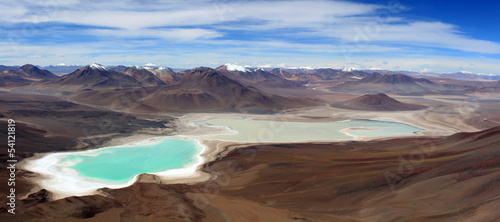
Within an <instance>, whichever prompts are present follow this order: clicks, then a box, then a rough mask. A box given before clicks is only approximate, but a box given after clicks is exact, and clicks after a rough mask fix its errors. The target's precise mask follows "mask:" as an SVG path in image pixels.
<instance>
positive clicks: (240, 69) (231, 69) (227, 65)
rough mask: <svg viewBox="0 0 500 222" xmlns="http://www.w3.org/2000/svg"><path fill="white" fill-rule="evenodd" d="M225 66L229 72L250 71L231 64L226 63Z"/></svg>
mask: <svg viewBox="0 0 500 222" xmlns="http://www.w3.org/2000/svg"><path fill="white" fill-rule="evenodd" d="M224 66H226V69H227V71H240V72H248V69H246V68H245V67H243V66H239V65H233V64H231V63H226V64H225V65H224Z"/></svg>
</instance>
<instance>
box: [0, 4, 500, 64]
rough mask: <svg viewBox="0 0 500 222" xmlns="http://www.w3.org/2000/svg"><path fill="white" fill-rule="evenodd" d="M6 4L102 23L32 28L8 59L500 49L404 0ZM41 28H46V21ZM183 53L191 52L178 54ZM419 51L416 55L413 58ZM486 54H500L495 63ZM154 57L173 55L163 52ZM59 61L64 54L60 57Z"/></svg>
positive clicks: (253, 58) (317, 58) (29, 17)
mask: <svg viewBox="0 0 500 222" xmlns="http://www.w3.org/2000/svg"><path fill="white" fill-rule="evenodd" d="M0 7H1V8H5V10H3V13H2V14H0V22H3V23H7V24H15V23H16V22H35V23H37V22H47V21H48V22H54V23H52V24H57V23H59V22H60V23H70V24H80V25H88V26H94V27H96V28H92V29H85V30H78V31H81V32H80V33H77V34H78V35H84V36H85V37H87V38H95V39H94V40H96V41H93V42H91V41H86V42H78V39H76V40H75V42H71V43H70V44H71V45H67V44H57V42H56V43H55V44H53V45H50V44H47V45H46V46H42V45H40V46H32V45H30V44H26V42H27V41H29V38H27V39H24V40H23V41H19V42H16V44H15V45H13V46H11V47H8V45H7V46H6V47H5V46H4V48H6V49H7V51H0V56H3V58H4V60H0V61H7V59H5V58H8V57H12V58H16V57H19V59H10V60H9V61H11V62H12V61H21V60H22V59H21V58H24V59H26V58H27V57H29V56H32V55H42V58H37V59H38V60H37V61H39V62H40V63H41V62H46V63H48V62H52V61H55V60H56V59H55V58H56V57H58V56H59V58H61V56H64V57H65V58H67V59H68V60H67V61H66V60H65V62H66V63H68V64H75V63H76V64H80V63H81V62H80V61H87V60H90V59H88V57H99V58H95V59H93V60H91V61H90V62H94V61H95V60H99V59H103V60H105V61H102V62H103V63H106V62H113V59H114V61H115V62H134V61H133V60H134V59H136V60H137V61H135V62H134V63H135V64H139V63H141V64H144V63H148V62H153V60H152V59H151V58H154V59H157V58H162V59H167V58H169V59H171V60H170V61H173V63H176V64H186V62H189V64H202V65H206V64H212V63H214V62H219V61H220V64H224V63H225V62H228V60H229V59H232V58H233V57H234V58H235V59H236V60H237V61H242V62H243V63H245V64H280V63H287V64H289V65H291V66H297V67H301V66H308V65H311V66H324V65H328V66H334V67H338V66H345V67H348V66H350V65H349V64H348V63H353V62H358V63H360V64H361V63H363V64H362V65H363V66H364V67H366V68H371V67H375V68H379V67H380V68H382V69H389V68H390V67H394V66H395V65H398V66H399V67H401V68H408V69H413V70H422V69H424V68H428V69H432V70H442V69H444V68H443V67H447V68H449V69H454V68H453V67H458V63H460V62H464V64H470V62H468V61H469V60H471V59H468V58H459V59H456V60H455V61H452V60H453V59H450V58H448V57H446V58H445V59H444V60H442V61H423V60H422V59H414V58H413V59H409V58H408V59H405V58H397V57H398V56H397V55H395V56H391V55H380V56H379V57H380V58H375V59H374V60H376V62H377V63H375V62H366V61H361V59H360V58H361V57H366V55H367V54H369V53H386V54H390V53H399V54H403V53H404V54H405V55H409V54H412V53H414V52H418V53H415V57H419V56H422V57H428V58H429V57H432V58H435V56H433V55H432V52H433V51H432V50H434V49H428V47H431V48H434V47H437V48H445V49H453V50H459V51H464V52H476V53H484V54H500V44H499V43H498V42H494V41H488V40H482V39H477V38H473V37H471V36H470V35H468V34H467V33H462V32H461V31H460V27H457V26H455V25H452V24H447V23H442V22H422V21H409V20H408V19H406V18H404V17H401V16H400V15H398V14H397V11H391V10H392V9H394V8H392V9H391V8H389V6H384V5H376V4H364V3H355V2H348V1H209V0H206V1H173V0H160V1H132V0H125V1H118V0H111V1H95V0H90V1H85V2H83V1H82V2H79V1H78V0H71V1H50V0H49V1H35V2H32V1H27V0H25V1H19V2H16V4H15V5H14V6H13V5H12V4H7V3H5V2H4V1H0ZM396 9H397V10H401V9H405V7H404V6H398V7H396ZM384 13H385V14H384ZM387 13H388V14H387ZM387 15H389V16H387ZM97 27H108V28H109V29H102V28H97ZM250 30H251V31H252V32H254V33H255V36H259V37H257V38H253V37H248V38H245V40H241V39H240V38H239V37H234V36H239V35H245V34H239V33H238V32H239V31H241V32H243V31H245V32H246V33H248V31H250ZM38 31H39V32H42V33H43V32H44V30H43V29H40V30H38ZM19 32H21V33H22V32H23V30H21V31H19ZM63 32H64V30H63V31H61V29H59V30H58V32H54V33H50V34H54V36H55V38H56V37H58V36H59V35H60V36H63V37H64V33H63ZM260 34H263V35H262V36H263V37H260V36H261V35H260ZM35 37H36V36H35ZM71 38H72V37H71V36H70V37H66V39H64V38H62V39H63V40H71ZM76 38H78V37H76ZM294 38H297V39H302V38H306V39H307V38H310V39H312V40H314V39H315V38H316V39H317V41H307V42H301V41H300V40H296V39H294ZM294 40H296V41H294ZM96 42H97V43H96ZM33 44H35V43H33ZM125 45H126V46H125ZM193 45H196V46H193ZM142 46H144V48H143V49H142V50H141V49H140V47H142ZM154 46H158V47H157V50H158V52H151V49H154ZM198 46H202V47H198ZM176 47H177V48H176ZM1 48H2V45H0V49H1ZM174 48H176V49H174ZM199 48H202V49H199ZM165 49H168V51H167V50H165ZM176 50H177V51H176ZM426 50H427V51H426ZM13 51H15V53H12V52H13ZM160 51H161V52H160ZM207 51H210V52H207ZM429 51H431V53H428V52H429ZM188 52H189V53H188ZM167 53H169V54H167ZM358 53H359V54H358ZM363 53H364V54H363ZM426 53H427V54H426ZM108 55H113V56H112V57H110V56H108ZM180 55H183V56H184V58H176V56H180ZM187 55H190V56H192V57H187ZM311 55H312V56H311ZM464 55H465V53H464ZM148 56H149V59H148ZM153 56H154V57H153ZM264 58H265V59H268V60H272V62H269V61H267V60H264ZM350 60H352V61H350ZM473 60H474V59H473ZM477 60H478V61H477V64H481V67H478V69H481V68H484V69H485V70H484V71H483V72H488V73H489V72H492V70H495V69H497V70H498V65H497V64H498V63H497V62H498V61H497V60H487V59H486V60H482V59H477ZM384 61H385V62H384ZM412 61H413V62H414V63H415V64H413V65H412V64H411V62H412ZM458 61H460V62H458ZM485 61H490V62H493V63H496V64H489V65H488V64H487V62H485ZM154 62H155V63H156V64H161V65H169V64H165V63H164V62H162V61H161V60H154ZM397 62H400V63H401V64H398V63H397ZM57 63H60V61H56V62H54V63H53V64H57ZM388 64H390V65H388ZM425 65H427V66H428V67H427V66H425ZM360 67H361V66H360Z"/></svg>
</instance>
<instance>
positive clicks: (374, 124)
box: [200, 118, 422, 142]
mask: <svg viewBox="0 0 500 222" xmlns="http://www.w3.org/2000/svg"><path fill="white" fill-rule="evenodd" d="M200 123H202V124H206V125H208V126H211V127H223V128H226V129H227V130H228V132H230V133H227V134H219V135H210V136H208V138H209V139H218V140H227V141H237V142H300V141H314V140H351V139H353V137H352V136H350V135H348V134H346V133H343V132H341V130H344V129H348V128H354V129H353V130H350V132H349V134H351V135H354V136H374V137H377V136H399V135H411V134H414V133H416V132H418V131H421V130H422V129H420V128H417V127H414V126H411V125H408V124H405V123H398V122H389V121H377V120H348V121H336V122H291V121H269V120H251V119H234V118H214V119H209V120H205V121H202V122H200ZM363 129H368V130H363Z"/></svg>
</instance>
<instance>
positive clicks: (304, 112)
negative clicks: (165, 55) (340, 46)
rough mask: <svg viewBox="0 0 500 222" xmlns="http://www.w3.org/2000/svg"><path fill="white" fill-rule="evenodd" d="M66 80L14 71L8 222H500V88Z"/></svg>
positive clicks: (470, 80) (162, 77) (82, 74)
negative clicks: (13, 166) (12, 201)
mask: <svg viewBox="0 0 500 222" xmlns="http://www.w3.org/2000/svg"><path fill="white" fill-rule="evenodd" d="M56 74H57V75H56ZM56 74H54V73H52V72H51V71H49V70H46V69H44V68H43V67H39V66H35V65H30V64H27V65H24V66H21V67H9V66H1V72H0V87H1V88H0V104H1V106H0V121H1V122H2V125H3V126H7V125H8V124H10V123H11V122H12V121H11V120H13V121H15V133H16V134H15V135H16V138H15V158H9V156H8V155H7V154H8V153H7V149H2V150H1V152H2V170H1V171H0V172H1V174H0V176H1V178H2V181H3V182H2V183H1V185H0V187H1V189H0V192H1V195H2V196H9V195H10V194H9V192H8V191H9V187H8V186H7V184H8V181H9V178H11V176H10V175H11V172H10V171H9V168H8V167H9V162H8V160H9V159H15V160H16V161H18V162H16V172H15V173H16V177H15V184H16V185H15V188H16V192H15V193H16V196H15V198H14V199H15V208H16V214H15V215H11V214H10V213H9V212H8V211H9V209H10V208H9V205H8V204H7V203H8V202H9V201H10V200H9V199H7V200H4V199H2V201H3V203H2V206H1V208H0V212H1V214H0V218H1V220H5V221H455V220H458V221H495V220H496V219H498V218H500V213H499V212H500V210H499V209H498V208H499V206H500V198H499V196H500V189H498V188H499V187H500V184H499V183H500V180H499V178H500V149H499V148H500V113H498V110H499V109H500V80H498V79H494V78H486V77H484V76H480V75H474V74H466V73H456V74H443V75H423V74H421V73H410V72H408V73H402V72H396V71H389V70H387V71H383V70H379V71H373V70H349V69H344V70H342V69H333V68H317V69H313V68H259V67H256V68H252V67H243V66H238V65H234V64H229V63H227V64H225V65H221V66H219V67H217V68H209V67H197V68H192V69H185V70H176V69H171V68H168V67H158V66H104V65H100V64H96V63H94V64H89V65H85V66H81V67H77V68H76V69H75V70H74V71H71V72H67V73H56ZM0 131H2V134H3V135H7V134H8V128H7V127H2V128H1V129H0ZM2 144H8V141H7V137H2Z"/></svg>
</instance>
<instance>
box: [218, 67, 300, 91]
mask: <svg viewBox="0 0 500 222" xmlns="http://www.w3.org/2000/svg"><path fill="white" fill-rule="evenodd" d="M216 70H217V71H218V72H220V73H222V74H224V75H225V76H227V77H229V78H231V79H234V80H236V81H238V82H241V83H242V84H244V85H248V86H253V87H255V88H259V89H265V88H273V87H277V88H298V87H302V85H301V84H299V83H296V82H294V81H291V80H288V79H285V78H283V77H282V76H281V75H276V74H273V73H271V72H268V71H266V70H264V69H260V68H258V69H251V70H248V69H246V68H244V67H242V66H236V65H232V64H225V65H223V66H220V67H218V68H217V69H216Z"/></svg>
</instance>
